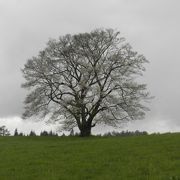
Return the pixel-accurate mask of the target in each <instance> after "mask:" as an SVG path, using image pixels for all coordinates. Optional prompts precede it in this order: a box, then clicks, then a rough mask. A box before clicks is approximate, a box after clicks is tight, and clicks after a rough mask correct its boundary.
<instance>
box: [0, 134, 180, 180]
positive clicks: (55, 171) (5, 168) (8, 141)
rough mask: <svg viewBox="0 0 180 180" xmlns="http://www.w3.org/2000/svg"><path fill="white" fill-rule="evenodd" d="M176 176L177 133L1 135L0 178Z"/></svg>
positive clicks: (149, 179) (179, 159)
mask: <svg viewBox="0 0 180 180" xmlns="http://www.w3.org/2000/svg"><path fill="white" fill-rule="evenodd" d="M119 179H120V180H129V179H132V180H134V179H135V180H166V179H167V180H179V179H180V133H173V134H163V135H148V136H147V135H145V136H132V137H89V138H80V137H0V180H119Z"/></svg>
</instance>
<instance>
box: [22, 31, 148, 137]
mask: <svg viewBox="0 0 180 180" xmlns="http://www.w3.org/2000/svg"><path fill="white" fill-rule="evenodd" d="M147 62H148V61H147V60H146V58H145V57H144V56H143V55H141V54H138V53H137V52H135V51H133V50H132V47H131V46H130V45H129V44H128V43H126V42H125V39H124V38H122V37H121V36H120V33H119V32H117V31H114V30H113V29H96V30H94V31H92V32H90V33H80V34H76V35H70V34H67V35H65V36H61V37H60V38H59V39H58V40H54V39H51V40H49V42H48V43H47V46H46V48H45V49H44V50H42V51H40V52H39V54H38V56H36V57H32V58H31V59H29V60H28V61H27V63H26V64H25V66H24V68H23V70H22V72H23V75H24V78H25V80H26V82H25V83H24V84H23V85H22V87H24V88H27V89H28V90H29V92H30V93H29V94H28V95H27V97H26V99H25V112H24V114H23V118H30V117H34V116H37V117H38V118H42V119H44V118H46V119H48V120H49V121H50V122H54V121H58V122H59V123H60V124H62V128H63V129H65V130H71V129H72V128H74V127H78V128H79V130H80V133H81V135H82V136H88V135H90V133H91V128H92V127H94V126H95V125H96V124H102V123H104V124H107V125H110V126H118V125H119V124H121V123H122V122H125V121H129V120H136V119H142V118H144V116H145V112H146V110H147V108H146V107H145V106H144V101H145V100H147V99H148V98H149V93H148V92H147V91H146V84H141V83H139V82H138V81H137V80H136V79H137V77H138V76H141V75H142V73H143V71H145V68H144V63H147Z"/></svg>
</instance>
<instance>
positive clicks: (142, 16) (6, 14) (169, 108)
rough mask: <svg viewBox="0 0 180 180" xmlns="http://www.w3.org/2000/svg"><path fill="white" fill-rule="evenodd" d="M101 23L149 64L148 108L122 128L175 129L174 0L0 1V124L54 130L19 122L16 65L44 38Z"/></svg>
mask: <svg viewBox="0 0 180 180" xmlns="http://www.w3.org/2000/svg"><path fill="white" fill-rule="evenodd" d="M101 27H104V28H113V29H116V30H118V31H120V32H121V34H122V36H123V37H125V38H126V40H127V42H129V43H130V44H131V45H132V47H133V49H134V50H135V51H138V52H139V53H140V54H143V55H145V57H146V58H147V59H148V60H149V62H150V63H149V64H148V65H147V66H146V72H145V74H144V82H145V83H147V84H148V89H149V91H150V92H151V94H152V95H153V96H155V99H154V100H153V101H152V102H151V104H149V107H150V108H151V112H149V113H147V116H146V119H145V120H143V121H136V122H135V123H130V124H127V126H125V127H124V129H128V130H135V129H139V130H146V131H149V132H167V131H180V118H179V108H180V80H179V78H180V59H179V53H180V50H179V49H180V43H179V42H180V33H179V32H180V1H179V0H76V1H74V0H0V125H6V126H7V127H8V128H9V129H10V130H11V131H13V130H14V128H16V127H17V128H18V129H19V130H20V131H24V132H28V131H29V130H30V129H34V130H36V131H38V132H39V131H40V130H41V129H44V128H47V129H51V128H54V127H53V126H46V127H45V125H44V124H43V123H32V122H23V121H22V120H21V118H20V116H21V114H22V112H23V100H24V98H25V94H26V91H25V90H24V89H21V87H20V86H21V84H22V82H23V78H22V74H21V71H20V69H21V68H23V66H24V64H25V63H26V61H27V59H28V58H31V57H32V56H36V55H37V54H38V52H39V51H40V50H41V49H43V48H44V47H45V45H46V42H47V41H48V39H49V38H58V37H59V36H61V35H65V34H67V33H71V34H74V33H79V32H90V31H91V30H93V29H95V28H101Z"/></svg>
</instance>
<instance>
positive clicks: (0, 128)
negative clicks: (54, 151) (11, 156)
mask: <svg viewBox="0 0 180 180" xmlns="http://www.w3.org/2000/svg"><path fill="white" fill-rule="evenodd" d="M140 135H148V133H147V132H146V131H138V130H136V131H121V132H118V131H112V132H107V133H104V134H97V135H93V136H98V137H111V136H114V137H115V136H140ZM0 136H10V132H9V130H8V129H7V128H6V126H0ZM13 136H59V135H58V133H55V132H53V131H52V130H51V131H45V130H44V131H41V133H40V135H37V134H36V133H35V131H33V130H31V131H30V133H29V134H24V133H22V132H18V129H17V128H16V129H15V131H14V134H13ZM60 136H61V137H64V136H79V133H77V132H76V133H74V130H73V129H72V130H71V131H70V133H69V134H68V135H66V134H64V133H63V134H62V135H60Z"/></svg>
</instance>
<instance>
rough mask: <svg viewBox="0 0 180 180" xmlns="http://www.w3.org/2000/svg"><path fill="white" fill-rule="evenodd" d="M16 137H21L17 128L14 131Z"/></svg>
mask: <svg viewBox="0 0 180 180" xmlns="http://www.w3.org/2000/svg"><path fill="white" fill-rule="evenodd" d="M14 136H19V133H18V130H17V128H16V129H15V131H14Z"/></svg>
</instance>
